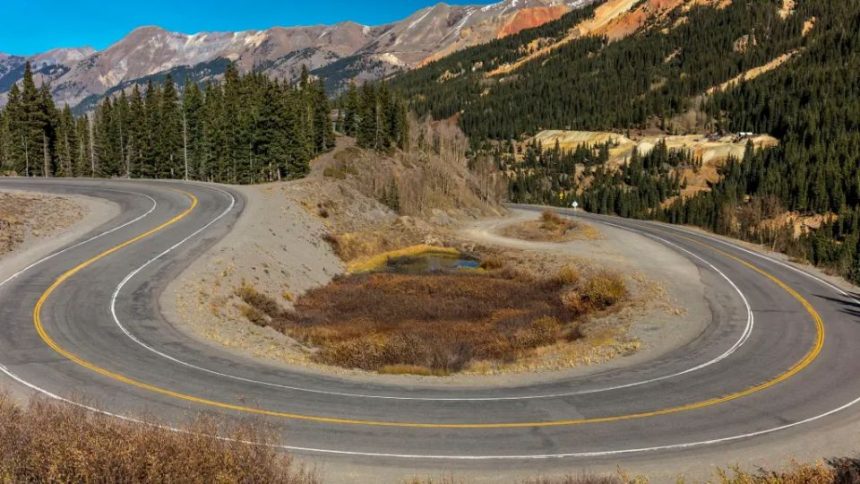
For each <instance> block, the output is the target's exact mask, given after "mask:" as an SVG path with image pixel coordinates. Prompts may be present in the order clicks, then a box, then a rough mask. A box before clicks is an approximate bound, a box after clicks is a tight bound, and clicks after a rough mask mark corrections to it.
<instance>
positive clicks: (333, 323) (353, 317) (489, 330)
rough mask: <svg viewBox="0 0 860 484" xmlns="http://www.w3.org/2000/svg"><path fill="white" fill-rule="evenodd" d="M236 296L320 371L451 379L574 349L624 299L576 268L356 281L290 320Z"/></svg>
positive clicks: (245, 293)
mask: <svg viewBox="0 0 860 484" xmlns="http://www.w3.org/2000/svg"><path fill="white" fill-rule="evenodd" d="M237 294H238V295H239V296H240V297H241V298H242V300H243V301H244V302H245V303H247V304H248V305H249V307H250V308H256V309H257V310H259V311H260V312H261V313H264V314H265V315H266V318H264V319H266V320H267V322H266V324H267V325H269V326H272V327H274V328H275V329H277V330H279V331H283V332H285V333H287V334H289V335H290V336H292V337H293V338H296V339H298V340H300V341H302V342H304V343H306V344H309V345H312V346H314V347H316V348H318V351H317V352H316V353H315V355H314V358H315V359H316V360H317V361H319V362H321V363H325V364H331V365H337V366H342V367H346V368H360V369H364V370H373V371H383V372H386V373H407V372H408V373H421V374H428V373H429V374H448V373H453V372H458V371H461V370H463V369H464V368H465V367H467V366H468V365H469V363H471V362H473V361H489V362H498V363H510V362H513V361H515V360H517V359H518V358H519V357H522V356H524V355H526V354H528V353H529V352H530V351H531V350H534V349H535V348H539V347H542V346H547V345H552V344H555V343H556V342H559V341H571V340H575V339H578V338H580V337H581V333H580V331H579V322H577V321H576V318H577V317H579V316H581V315H583V314H585V313H587V312H588V311H591V310H602V309H606V308H608V307H610V306H612V305H613V304H616V303H617V302H619V301H620V300H621V299H622V298H623V297H624V295H625V294H626V289H625V288H624V283H623V281H622V280H621V279H620V278H618V277H614V276H611V275H609V274H604V273H600V274H598V275H597V276H595V277H593V278H591V279H589V280H587V281H586V282H584V283H583V282H582V281H581V280H580V275H579V273H578V271H577V270H576V269H575V268H573V267H565V268H563V269H562V270H561V271H559V273H558V274H557V275H555V276H552V277H547V278H545V279H541V280H535V279H534V278H532V277H529V276H527V275H524V274H520V273H517V272H515V271H511V270H504V269H503V270H497V271H493V272H489V273H475V272H472V273H463V272H442V273H432V274H429V273H428V274H395V273H370V274H359V275H352V276H347V277H342V278H338V279H336V280H335V281H333V282H332V283H331V284H329V285H328V286H326V287H322V288H318V289H315V290H312V291H310V292H309V293H307V294H305V295H304V296H302V297H300V298H299V299H298V300H296V302H295V311H294V312H292V313H288V312H285V311H284V310H283V309H282V308H281V307H280V306H279V305H278V304H277V303H276V302H275V301H274V300H272V299H271V298H268V297H267V296H265V295H261V294H259V293H258V292H256V291H255V290H253V288H250V287H245V286H243V287H241V288H239V290H237ZM252 316H255V317H256V315H254V314H252ZM258 320H259V318H256V319H255V320H254V321H253V322H255V323H257V324H259V323H258V322H257V321H258Z"/></svg>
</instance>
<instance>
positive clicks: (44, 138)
mask: <svg viewBox="0 0 860 484" xmlns="http://www.w3.org/2000/svg"><path fill="white" fill-rule="evenodd" d="M333 104H334V103H332V102H331V101H330V100H329V97H328V95H327V93H326V91H325V89H324V86H323V83H322V81H320V80H316V79H313V78H311V77H310V76H309V75H308V74H307V72H305V73H304V75H303V76H302V78H301V80H300V81H299V82H298V83H296V84H289V83H285V82H280V81H276V80H272V79H269V78H268V77H266V76H264V75H262V74H259V73H249V74H247V75H240V74H239V73H238V71H237V70H236V69H235V67H233V66H228V68H227V70H226V73H225V75H224V78H223V80H221V81H219V82H214V81H211V82H206V83H204V84H202V85H201V84H197V83H194V82H185V83H184V86H183V88H182V90H181V91H180V90H179V89H178V88H177V86H176V83H175V82H174V80H173V79H172V78H171V77H170V76H167V78H166V79H165V81H164V82H163V83H160V84H155V83H152V82H150V83H148V84H147V86H146V87H145V88H144V89H139V88H138V87H137V86H134V87H132V88H131V89H130V90H128V92H126V91H122V92H120V93H119V94H118V95H116V96H114V97H111V98H106V99H105V100H104V101H102V102H101V103H100V104H99V105H97V106H96V108H95V109H94V111H93V112H92V113H89V114H87V115H84V116H80V117H75V116H74V115H73V114H72V112H71V110H70V109H69V107H68V106H64V107H62V108H58V107H57V106H55V105H54V102H53V100H52V99H51V96H50V89H49V87H48V86H47V85H42V86H38V87H37V86H36V84H35V82H34V80H33V74H32V71H31V69H30V66H29V64H28V65H27V66H26V69H25V75H24V79H23V82H22V83H21V86H20V87H19V86H18V85H15V86H13V87H12V89H11V90H10V93H9V100H8V103H7V105H6V106H5V108H3V109H0V173H15V174H17V175H21V176H87V177H90V176H92V177H126V178H162V179H164V178H174V179H182V178H187V179H191V180H204V181H214V182H221V183H258V182H265V181H273V180H282V179H292V178H299V177H302V176H304V175H305V174H307V172H308V170H309V162H310V160H312V159H313V158H314V157H316V156H317V155H319V154H320V153H323V152H325V151H327V150H329V149H331V148H332V147H333V146H334V138H335V133H334V129H335V128H337V129H338V130H340V131H346V132H347V133H348V134H350V135H354V136H357V137H358V141H359V145H360V146H363V147H368V148H374V149H380V150H381V149H388V148H390V147H392V146H400V145H402V144H403V143H404V142H405V140H406V139H407V138H408V136H407V133H408V128H407V126H406V121H405V120H406V115H405V112H406V111H405V106H404V105H403V104H402V103H401V102H400V101H399V100H398V98H396V97H394V96H391V95H390V93H389V91H388V89H387V88H386V87H385V86H384V85H382V86H374V85H367V86H364V87H362V88H361V89H360V90H358V89H356V88H354V87H353V88H351V89H350V91H349V94H348V96H346V98H345V100H344V101H343V106H342V107H343V108H344V109H342V110H340V111H339V112H340V113H341V117H340V118H333V117H332V108H333ZM344 116H345V117H344ZM335 125H337V126H335Z"/></svg>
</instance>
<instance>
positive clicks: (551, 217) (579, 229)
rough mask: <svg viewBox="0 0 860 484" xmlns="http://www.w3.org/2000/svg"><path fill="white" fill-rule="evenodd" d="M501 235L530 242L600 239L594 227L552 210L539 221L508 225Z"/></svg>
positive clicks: (545, 213)
mask: <svg viewBox="0 0 860 484" xmlns="http://www.w3.org/2000/svg"><path fill="white" fill-rule="evenodd" d="M503 234H504V235H505V236H507V237H513V238H515V239H522V240H529V241H532V242H570V241H573V240H594V239H598V238H599V237H600V233H599V232H598V231H597V230H596V229H595V228H594V227H592V226H590V225H588V224H584V223H582V222H575V221H573V220H571V219H570V218H566V217H562V216H561V215H559V214H557V213H555V212H553V211H552V210H545V211H544V212H543V213H541V217H540V219H539V220H529V221H526V222H520V223H517V224H513V225H510V226H508V227H506V228H505V230H504V231H503Z"/></svg>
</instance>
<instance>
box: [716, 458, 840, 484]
mask: <svg viewBox="0 0 860 484" xmlns="http://www.w3.org/2000/svg"><path fill="white" fill-rule="evenodd" d="M855 470H856V468H855ZM717 475H718V478H719V482H721V483H722V484H832V483H842V482H845V483H849V482H857V481H856V480H853V479H838V473H837V471H836V469H834V468H833V467H831V466H828V465H826V464H824V463H821V462H819V463H817V464H794V465H792V466H791V468H790V469H789V470H787V471H785V472H772V471H765V470H759V471H758V472H746V471H743V470H740V469H739V468H737V467H735V468H732V469H730V470H723V469H720V470H719V471H718V472H717ZM855 477H857V476H855Z"/></svg>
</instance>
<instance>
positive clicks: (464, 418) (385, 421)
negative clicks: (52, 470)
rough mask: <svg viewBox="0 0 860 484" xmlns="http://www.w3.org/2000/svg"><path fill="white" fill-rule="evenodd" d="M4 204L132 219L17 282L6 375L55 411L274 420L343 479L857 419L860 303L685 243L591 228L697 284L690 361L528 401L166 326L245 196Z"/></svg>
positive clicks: (603, 453) (627, 461)
mask: <svg viewBox="0 0 860 484" xmlns="http://www.w3.org/2000/svg"><path fill="white" fill-rule="evenodd" d="M0 188H12V189H24V190H35V191H40V192H48V193H65V194H86V195H89V196H94V197H100V198H104V199H107V200H111V201H113V202H116V203H118V204H119V205H120V207H121V209H122V210H121V214H120V215H119V216H118V217H117V218H116V219H114V220H111V221H110V222H107V223H106V224H105V225H104V226H102V227H99V228H98V229H96V230H94V231H93V232H92V233H90V234H88V235H86V236H85V237H83V238H82V241H86V242H85V243H79V242H78V243H74V244H71V245H70V246H69V247H67V248H65V249H63V250H62V251H61V252H60V253H58V254H56V255H53V256H52V257H51V258H50V259H49V260H46V261H44V262H41V263H39V264H37V265H35V266H33V267H31V268H29V269H27V270H26V271H24V272H22V273H19V274H18V275H17V276H16V277H15V278H13V279H11V280H7V281H5V282H3V281H0V284H2V285H0V321H2V324H3V326H2V330H0V365H2V366H0V370H2V372H3V373H5V375H6V377H8V378H7V381H9V382H10V383H8V385H19V386H20V387H21V388H26V389H27V391H32V392H36V393H41V394H43V395H46V396H47V397H48V398H61V399H65V400H66V401H69V402H74V403H75V404H81V405H87V406H89V407H92V408H93V409H97V410H99V411H104V412H109V413H111V414H114V415H117V416H125V417H134V416H136V415H142V414H147V415H155V416H157V417H158V418H159V419H160V420H161V421H163V422H164V423H165V424H166V425H177V424H180V423H183V422H186V421H188V420H189V419H190V418H191V416H193V415H195V414H197V413H199V412H207V413H212V414H217V415H219V416H221V417H222V418H225V419H245V418H249V417H253V418H259V419H263V420H265V421H266V422H267V423H271V424H273V425H275V426H277V428H278V429H281V431H282V436H281V442H280V444H281V445H282V446H283V447H284V448H286V449H288V450H290V451H291V452H292V453H294V454H297V455H300V456H308V458H309V459H312V460H313V461H314V462H320V463H322V464H323V466H327V467H328V468H330V469H338V470H342V469H349V468H351V467H355V468H359V467H361V468H362V469H366V470H367V469H370V470H371V471H368V472H371V473H372V469H386V468H387V469H391V468H397V469H412V468H414V469H444V470H446V471H450V472H453V473H458V472H464V473H485V474H486V475H495V476H498V475H500V474H504V473H506V472H513V471H517V472H529V471H535V472H537V471H541V472H546V471H548V470H551V469H561V468H582V467H583V466H587V467H601V466H604V467H606V466H614V465H615V464H621V465H631V466H635V465H636V464H637V463H643V462H649V463H654V462H660V461H665V462H670V461H673V460H675V459H678V458H679V457H685V458H687V459H688V460H690V459H691V460H693V461H695V460H699V459H701V460H702V462H706V461H707V462H715V461H716V459H718V456H720V455H721V453H723V452H726V451H727V450H728V449H738V448H743V447H754V446H758V445H767V444H769V443H771V442H780V441H784V440H785V439H802V438H803V436H804V435H807V434H808V433H811V432H814V431H821V429H826V428H835V427H839V426H843V425H847V424H849V423H852V422H855V421H857V417H858V416H860V413H859V412H858V408H860V405H855V403H857V402H858V399H860V385H858V383H860V356H858V354H857V352H856V351H855V350H854V348H855V347H856V342H857V341H860V325H858V315H860V303H858V302H857V301H856V300H855V299H853V297H852V295H849V294H846V293H843V292H842V291H841V290H839V289H838V288H836V287H835V286H832V285H830V284H828V283H826V282H825V281H822V280H820V279H817V278H815V277H814V276H811V275H809V274H807V273H804V272H801V271H799V270H797V269H795V268H793V267H791V266H788V265H785V264H783V263H782V262H779V261H776V260H773V259H769V258H766V257H763V256H760V255H757V254H754V253H751V252H748V251H746V250H745V249H743V248H740V247H738V246H735V245H732V244H728V243H726V242H723V241H722V240H718V239H716V238H713V237H710V236H707V235H703V234H698V233H695V232H692V231H688V230H685V229H681V228H675V227H669V226H665V225H662V224H654V223H648V222H641V221H630V220H623V219H616V218H609V217H598V216H592V215H586V214H578V215H577V216H580V217H587V218H588V219H589V220H590V221H592V222H595V223H600V224H608V226H611V227H612V228H614V229H623V230H629V231H633V232H635V233H637V234H640V235H641V236H642V237H648V238H651V239H654V240H657V241H658V242H660V243H663V244H666V245H667V246H669V247H671V248H672V249H674V250H677V251H678V252H679V253H680V254H682V255H683V256H684V257H686V258H688V259H689V260H690V261H692V262H693V263H694V264H696V265H697V266H698V267H699V268H700V271H701V273H702V278H703V281H704V282H705V283H706V284H707V287H708V290H709V292H710V298H711V300H712V301H713V304H712V310H713V314H714V319H713V322H712V324H711V325H710V326H709V327H708V328H707V330H706V331H705V332H703V333H702V334H701V335H700V336H699V337H698V338H696V339H695V340H694V341H693V342H691V343H689V344H688V345H685V346H684V347H682V348H678V349H677V350H674V351H672V352H670V353H669V354H667V355H664V356H661V357H660V358H659V359H657V360H654V361H650V362H648V363H646V364H643V365H640V366H637V367H635V368H633V369H629V368H628V369H615V370H607V371H604V372H600V373H597V374H594V375H589V376H587V377H584V378H571V379H564V380H558V381H554V382H550V383H540V384H535V385H529V386H517V387H507V388H480V389H471V388H438V387H433V388H430V387H420V386H413V387H393V386H385V385H373V384H360V383H356V382H348V381H342V380H339V379H337V378H334V377H323V376H317V375H310V374H307V373H305V372H301V371H290V370H289V369H284V368H283V367H279V366H274V365H272V366H267V365H265V364H261V363H259V362H256V361H252V360H244V359H242V358H239V357H236V356H234V355H231V354H229V353H227V352H225V351H221V350H219V349H218V348H215V347H213V346H210V345H207V344H205V343H202V342H198V341H195V340H192V339H190V338H189V337H187V336H185V335H184V333H182V332H180V331H179V330H178V329H176V328H175V327H173V326H172V325H171V324H170V323H169V322H167V321H165V319H164V318H163V317H162V315H161V312H160V310H159V307H158V299H159V295H160V294H161V292H162V291H163V290H164V288H165V286H166V285H167V283H168V282H169V281H170V280H172V279H173V278H175V277H176V276H177V275H178V274H179V273H180V272H181V270H182V269H183V268H184V267H186V266H187V265H188V264H190V262H191V261H193V260H194V259H195V258H196V257H199V256H200V255H201V254H202V253H204V252H205V251H206V249H207V248H209V247H211V246H212V245H213V244H214V243H215V242H216V241H217V240H219V239H220V238H221V237H222V236H223V235H224V234H226V233H227V232H228V231H229V230H230V228H231V227H232V224H233V223H234V222H235V221H236V220H237V218H238V217H239V216H240V215H241V212H242V208H243V200H242V198H241V196H240V195H238V194H237V193H235V192H233V191H231V190H230V189H229V188H224V187H216V186H212V185H203V184H183V183H158V182H123V181H91V180H60V181H56V180H27V179H0ZM642 257H648V254H647V253H643V254H642ZM12 380H14V383H12V382H11V381H12ZM367 475H370V474H363V476H365V477H364V478H367V477H366V476H367ZM380 475H382V474H380ZM356 476H359V474H356ZM356 478H357V479H362V477H360V476H359V477H356Z"/></svg>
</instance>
